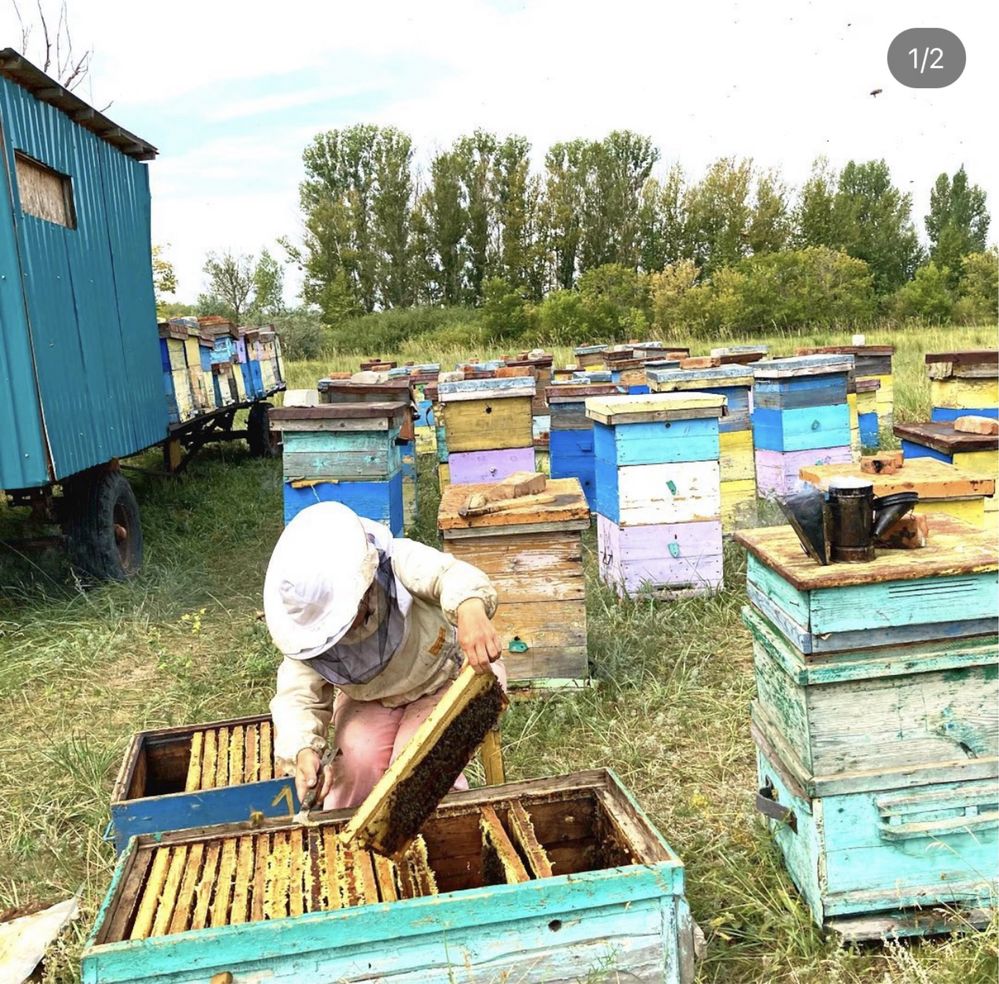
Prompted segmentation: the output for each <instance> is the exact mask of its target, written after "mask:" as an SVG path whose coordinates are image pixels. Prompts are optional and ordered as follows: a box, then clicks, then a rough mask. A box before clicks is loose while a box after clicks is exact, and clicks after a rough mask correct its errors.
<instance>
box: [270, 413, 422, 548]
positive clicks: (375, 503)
mask: <svg viewBox="0 0 999 984" xmlns="http://www.w3.org/2000/svg"><path fill="white" fill-rule="evenodd" d="M269 418H270V426H271V429H272V430H274V431H277V432H278V433H280V434H281V438H282V465H283V473H284V521H285V523H289V522H291V520H292V519H293V518H294V517H295V516H296V515H297V514H298V513H299V512H301V511H302V510H303V509H305V508H307V507H308V506H310V505H313V504H314V503H316V502H342V503H343V504H344V505H345V506H349V507H350V508H351V509H353V510H354V512H356V513H357V514H358V515H359V516H365V517H366V518H368V519H373V520H375V521H376V522H379V523H384V524H385V525H386V526H388V527H389V529H391V530H392V533H393V535H395V536H401V535H402V532H403V526H404V521H403V512H404V510H403V491H402V455H401V453H400V445H401V444H402V443H403V440H402V437H401V435H402V430H403V427H404V425H405V423H406V422H407V421H408V420H409V403H408V402H401V401H399V402H395V403H366V402H349V403H347V402H342V403H327V404H320V405H319V406H304V407H303V406H292V407H280V408H277V409H272V410H271V411H270V415H269ZM334 559H335V558H334Z"/></svg>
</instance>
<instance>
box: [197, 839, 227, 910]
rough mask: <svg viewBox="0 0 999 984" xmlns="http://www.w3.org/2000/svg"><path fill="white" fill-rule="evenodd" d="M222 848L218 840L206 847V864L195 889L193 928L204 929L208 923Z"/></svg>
mask: <svg viewBox="0 0 999 984" xmlns="http://www.w3.org/2000/svg"><path fill="white" fill-rule="evenodd" d="M221 850H222V847H221V845H220V844H219V842H218V841H211V842H210V843H209V844H208V845H207V846H206V848H205V864H204V867H203V868H202V870H201V879H200V881H199V882H198V887H197V889H196V890H195V901H194V912H193V913H192V915H191V929H204V928H205V926H207V925H208V907H209V905H210V904H211V901H212V891H213V889H214V888H215V875H216V874H217V872H218V865H219V854H220V852H221Z"/></svg>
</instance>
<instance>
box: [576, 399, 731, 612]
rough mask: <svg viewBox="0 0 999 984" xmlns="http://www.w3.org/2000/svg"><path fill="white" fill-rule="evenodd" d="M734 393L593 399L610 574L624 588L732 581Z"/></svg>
mask: <svg viewBox="0 0 999 984" xmlns="http://www.w3.org/2000/svg"><path fill="white" fill-rule="evenodd" d="M724 407H725V397H723V396H719V395H717V394H714V393H687V392H684V393H652V394H649V395H646V396H603V397H591V398H590V399H588V400H587V401H586V416H587V417H589V418H590V419H591V420H592V421H593V422H594V423H593V448H594V455H595V457H596V469H595V474H596V499H595V509H596V513H597V548H598V551H599V557H600V576H601V579H602V580H603V581H604V582H605V583H607V584H609V585H611V586H613V587H614V588H615V589H616V590H617V591H618V592H619V593H621V594H633V593H637V592H639V591H642V590H646V591H651V592H653V593H655V594H656V595H658V596H661V597H667V598H672V597H680V596H683V595H688V594H700V593H703V592H705V591H711V590H715V589H717V588H720V587H721V586H722V528H721V480H720V471H719V443H718V421H719V418H720V417H721V416H722V413H723V412H724Z"/></svg>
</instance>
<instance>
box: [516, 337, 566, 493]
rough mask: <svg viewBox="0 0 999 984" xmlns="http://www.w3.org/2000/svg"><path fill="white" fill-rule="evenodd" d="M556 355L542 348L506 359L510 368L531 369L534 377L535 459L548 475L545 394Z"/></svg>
mask: <svg viewBox="0 0 999 984" xmlns="http://www.w3.org/2000/svg"><path fill="white" fill-rule="evenodd" d="M554 361H555V357H554V356H552V355H549V354H548V353H546V352H542V351H540V350H537V351H533V352H521V353H520V354H519V355H517V356H516V357H515V358H512V359H507V360H506V368H507V369H510V370H518V369H523V368H526V369H529V370H530V372H531V375H533V377H534V400H533V402H532V404H531V413H532V414H533V420H532V425H531V429H532V434H533V436H534V459H535V467H536V468H537V470H538V471H541V472H544V473H545V474H546V475H547V474H549V472H550V470H551V459H550V444H551V441H550V438H549V435H550V433H551V414H550V413H549V409H548V401H547V399H546V397H545V394H546V393H547V391H548V387H549V386H551V383H552V363H553V362H554Z"/></svg>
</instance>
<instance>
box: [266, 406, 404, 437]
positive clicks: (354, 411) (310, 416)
mask: <svg viewBox="0 0 999 984" xmlns="http://www.w3.org/2000/svg"><path fill="white" fill-rule="evenodd" d="M408 409H409V404H408V403H321V404H320V405H319V406H312V407H309V406H305V407H301V406H296V407H275V408H274V409H272V410H271V411H270V413H269V414H268V415H267V416H268V420H269V421H270V423H271V425H272V427H273V429H274V430H280V429H281V424H283V423H286V422H289V421H303V420H305V421H308V420H314V421H317V422H318V421H323V420H340V421H347V420H355V421H365V420H391V419H392V418H395V417H400V418H402V417H405V415H406V412H407V411H408ZM274 425H277V426H274Z"/></svg>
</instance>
